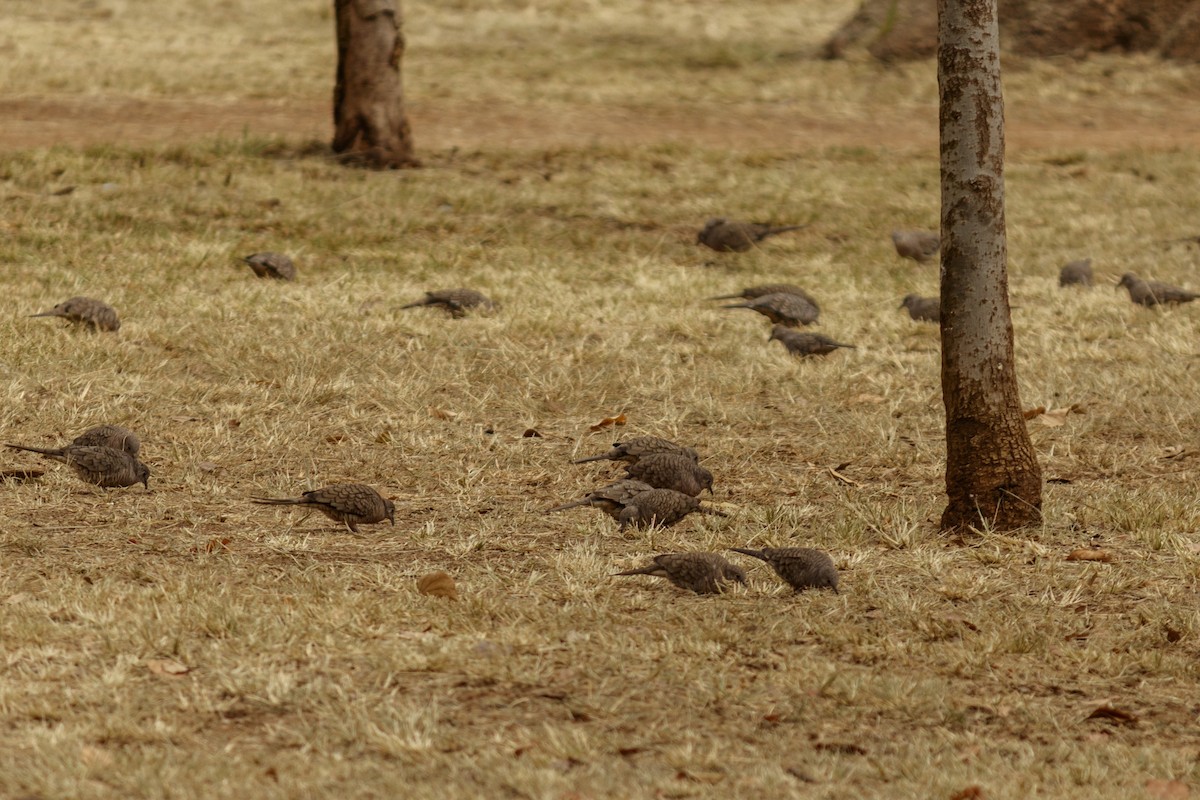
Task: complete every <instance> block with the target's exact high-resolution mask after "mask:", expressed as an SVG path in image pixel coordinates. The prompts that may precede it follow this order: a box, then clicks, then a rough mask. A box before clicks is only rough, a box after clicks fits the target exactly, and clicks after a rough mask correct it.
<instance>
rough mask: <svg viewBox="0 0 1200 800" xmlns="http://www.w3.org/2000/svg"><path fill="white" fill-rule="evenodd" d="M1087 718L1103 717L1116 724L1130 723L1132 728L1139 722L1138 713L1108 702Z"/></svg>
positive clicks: (1102, 718) (1106, 720)
mask: <svg viewBox="0 0 1200 800" xmlns="http://www.w3.org/2000/svg"><path fill="white" fill-rule="evenodd" d="M1086 719H1101V720H1104V721H1105V722H1111V723H1112V724H1114V725H1128V726H1129V727H1131V728H1132V727H1134V726H1136V725H1137V724H1138V717H1137V714H1134V713H1133V712H1132V711H1126V710H1125V709H1123V708H1116V707H1114V706H1110V705H1107V704H1106V705H1102V706H1100V707H1099V708H1097V709H1096V710H1095V711H1093V712H1092V713H1090V714H1088V715H1087V717H1086Z"/></svg>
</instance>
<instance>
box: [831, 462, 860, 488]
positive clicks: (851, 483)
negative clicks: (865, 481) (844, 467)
mask: <svg viewBox="0 0 1200 800" xmlns="http://www.w3.org/2000/svg"><path fill="white" fill-rule="evenodd" d="M829 474H830V475H832V476H833V477H834V478H836V479H837V480H839V481H841V482H842V483H844V484H846V485H847V486H862V484H861V483H859V482H858V481H855V480H851V479H850V478H847V477H846V476H845V475H843V474H842V473H841V472H839V471H837V470H836V469H834V468H833V467H830V468H829Z"/></svg>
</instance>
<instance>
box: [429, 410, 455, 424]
mask: <svg viewBox="0 0 1200 800" xmlns="http://www.w3.org/2000/svg"><path fill="white" fill-rule="evenodd" d="M429 415H430V416H431V417H433V418H434V419H440V420H445V421H447V422H449V421H450V420H452V419H454V418H455V417H457V416H458V414H455V413H454V412H453V411H447V410H446V409H444V408H438V407H437V406H430V407H429Z"/></svg>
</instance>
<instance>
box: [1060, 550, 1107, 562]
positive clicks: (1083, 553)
mask: <svg viewBox="0 0 1200 800" xmlns="http://www.w3.org/2000/svg"><path fill="white" fill-rule="evenodd" d="M1112 560H1113V554H1112V551H1111V550H1105V549H1103V548H1100V547H1077V548H1075V549H1074V550H1072V551H1071V552H1070V553H1068V554H1067V561H1103V562H1104V563H1106V564H1107V563H1109V562H1111V561H1112Z"/></svg>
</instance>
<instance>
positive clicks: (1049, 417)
mask: <svg viewBox="0 0 1200 800" xmlns="http://www.w3.org/2000/svg"><path fill="white" fill-rule="evenodd" d="M1082 413H1083V406H1081V405H1079V404H1078V403H1075V404H1074V405H1070V406H1065V407H1063V408H1055V409H1051V410H1050V411H1046V412H1045V413H1043V414H1042V415H1041V416H1040V417H1038V421H1039V422H1041V423H1042V424H1043V425H1045V426H1047V427H1049V428H1057V427H1058V426H1059V425H1063V424H1065V423H1066V421H1067V415H1068V414H1082Z"/></svg>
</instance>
